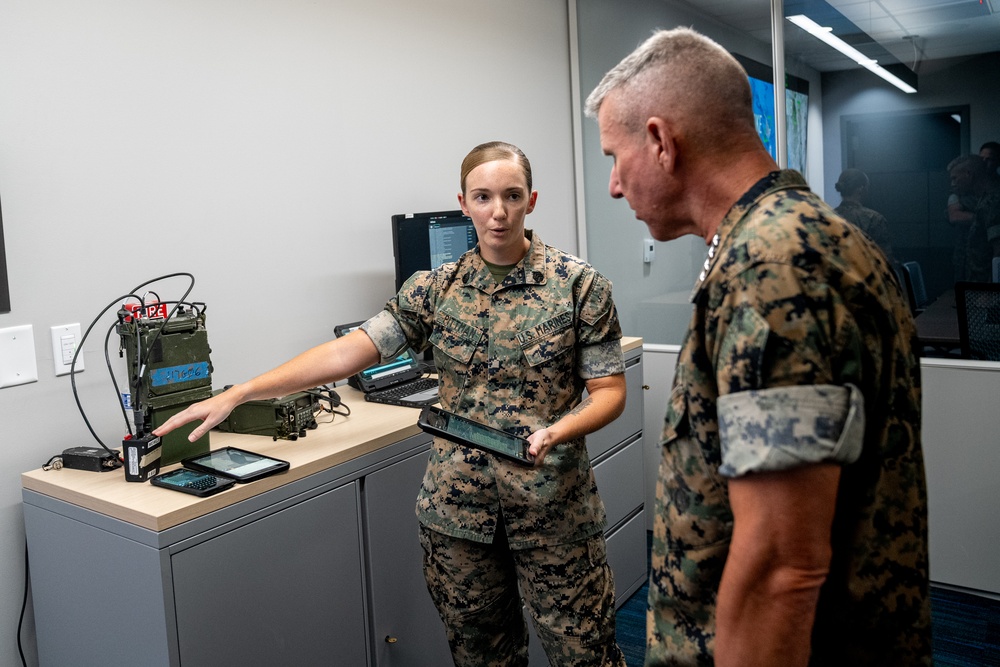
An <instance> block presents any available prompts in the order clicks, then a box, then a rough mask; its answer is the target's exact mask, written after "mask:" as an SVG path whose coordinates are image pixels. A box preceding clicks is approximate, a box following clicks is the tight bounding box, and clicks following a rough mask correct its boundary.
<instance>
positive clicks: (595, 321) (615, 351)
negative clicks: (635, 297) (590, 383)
mask: <svg viewBox="0 0 1000 667" xmlns="http://www.w3.org/2000/svg"><path fill="white" fill-rule="evenodd" d="M579 335H580V338H579V342H580V345H581V349H580V357H579V368H578V373H579V375H580V377H582V378H583V379H585V380H590V379H593V378H599V377H607V376H609V375H618V374H619V373H624V372H625V362H624V360H623V356H622V348H621V337H622V328H621V323H620V322H619V321H618V311H617V309H616V308H615V302H614V300H613V299H612V298H611V281H610V280H608V279H607V278H605V277H604V276H602V275H601V274H599V273H597V272H596V271H595V272H593V274H592V276H591V281H590V284H589V288H588V289H587V290H586V292H585V294H584V297H583V299H582V302H581V305H580V334H579Z"/></svg>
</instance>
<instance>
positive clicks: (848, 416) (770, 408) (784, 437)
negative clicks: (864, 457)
mask: <svg viewBox="0 0 1000 667" xmlns="http://www.w3.org/2000/svg"><path fill="white" fill-rule="evenodd" d="M718 409H719V440H720V442H721V445H722V466H721V467H720V468H719V473H720V474H721V475H723V476H725V477H740V476H742V475H746V474H747V473H753V472H774V471H779V470H788V469H790V468H795V467H798V466H802V465H807V464H811V463H841V464H848V463H853V462H854V461H856V460H857V458H858V456H860V455H861V448H862V445H863V443H864V434H865V409H864V397H863V396H862V394H861V391H860V390H859V389H858V388H857V387H855V386H854V385H847V386H845V387H838V386H833V385H815V386H797V387H775V388H772V389H762V390H753V391H741V392H737V393H734V394H728V395H726V396H721V397H719V402H718Z"/></svg>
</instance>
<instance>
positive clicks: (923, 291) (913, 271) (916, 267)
mask: <svg viewBox="0 0 1000 667" xmlns="http://www.w3.org/2000/svg"><path fill="white" fill-rule="evenodd" d="M903 278H905V279H906V296H907V298H908V299H909V300H910V310H911V311H912V312H913V314H914V315H918V314H920V313H922V312H923V310H924V306H926V305H927V288H926V287H924V273H923V271H921V270H920V264H919V263H917V262H903Z"/></svg>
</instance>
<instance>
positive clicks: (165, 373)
mask: <svg viewBox="0 0 1000 667" xmlns="http://www.w3.org/2000/svg"><path fill="white" fill-rule="evenodd" d="M208 376H209V373H208V362H207V361H199V362H198V363H195V364H187V365H184V366H170V367H168V368H157V369H154V370H153V371H151V372H150V374H149V379H150V381H151V383H152V385H153V386H154V387H165V386H167V385H171V384H177V383H179V382H191V381H192V380H204V379H207V378H208Z"/></svg>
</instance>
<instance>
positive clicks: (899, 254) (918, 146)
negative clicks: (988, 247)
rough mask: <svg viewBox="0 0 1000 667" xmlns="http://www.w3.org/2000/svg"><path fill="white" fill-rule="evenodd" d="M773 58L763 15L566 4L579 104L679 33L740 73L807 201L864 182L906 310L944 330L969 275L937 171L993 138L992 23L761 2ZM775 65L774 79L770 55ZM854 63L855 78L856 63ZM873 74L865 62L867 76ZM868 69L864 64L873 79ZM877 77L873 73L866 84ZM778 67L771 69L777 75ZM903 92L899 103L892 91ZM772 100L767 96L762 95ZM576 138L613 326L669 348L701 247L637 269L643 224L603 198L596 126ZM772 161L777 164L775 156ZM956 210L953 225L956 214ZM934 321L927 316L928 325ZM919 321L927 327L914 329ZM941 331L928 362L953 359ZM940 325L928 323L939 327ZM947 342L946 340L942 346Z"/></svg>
mask: <svg viewBox="0 0 1000 667" xmlns="http://www.w3.org/2000/svg"><path fill="white" fill-rule="evenodd" d="M773 5H774V6H775V7H779V8H780V10H781V11H780V13H781V14H783V16H780V17H776V18H777V19H778V20H777V21H776V22H775V23H777V26H776V28H777V32H778V33H779V34H780V35H781V44H780V46H781V48H779V49H773V48H772V43H771V35H772V3H771V2H769V1H768V0H741V1H731V2H713V3H701V4H699V5H698V6H697V8H693V7H692V5H690V4H688V3H681V2H671V1H670V0H634V1H633V2H630V3H629V10H628V11H623V10H622V6H621V4H620V3H618V2H614V1H612V0H577V2H576V3H575V7H576V18H577V34H578V62H579V84H580V85H579V94H580V98H581V99H580V104H581V105H582V102H583V99H585V98H586V96H587V95H588V94H589V92H590V91H591V90H592V89H593V87H594V86H595V85H596V84H597V82H598V81H599V80H600V78H601V76H603V74H604V72H606V71H607V70H608V69H609V68H610V67H612V66H614V65H615V64H616V63H617V62H618V61H619V60H620V59H621V58H622V57H624V56H625V55H626V54H628V53H629V52H630V51H631V50H632V49H634V48H635V46H637V45H638V44H639V43H640V42H641V41H643V40H644V39H645V38H646V37H648V36H649V34H650V33H651V32H652V30H654V29H656V28H660V27H664V28H671V27H674V26H678V25H686V26H691V27H693V28H695V29H696V30H699V31H701V32H703V33H705V34H707V35H709V36H710V37H712V38H713V39H715V40H717V41H718V42H720V43H721V44H722V45H723V46H725V47H726V48H727V49H729V50H730V51H731V52H732V53H734V54H735V55H736V56H737V57H738V58H739V59H740V60H741V62H743V63H744V65H745V67H746V68H747V70H748V74H749V76H750V77H751V82H752V84H753V85H754V91H755V100H757V101H758V104H757V105H756V108H757V112H758V125H759V128H760V130H761V136H762V140H764V141H765V143H766V144H768V145H769V146H772V147H773V148H774V151H776V150H777V145H778V140H779V138H778V137H777V136H776V135H775V133H776V132H777V131H778V130H779V129H781V130H783V131H784V132H785V135H784V136H783V137H782V139H783V140H784V142H783V143H784V146H785V148H786V151H787V153H786V164H788V166H791V167H793V168H796V169H800V170H801V171H802V172H803V173H804V175H805V176H806V178H807V180H808V181H809V183H810V185H811V186H812V188H813V190H814V191H816V192H817V193H818V194H819V195H820V196H821V197H823V198H824V199H825V200H826V201H827V202H828V203H830V204H831V205H833V206H837V205H839V204H840V203H841V194H840V193H839V192H838V191H837V188H836V184H837V181H838V178H839V177H840V175H841V173H842V172H843V171H844V170H845V169H848V168H854V169H860V170H861V171H863V172H864V173H865V175H866V177H867V179H868V182H869V186H868V190H867V193H866V194H865V199H864V205H865V206H867V207H869V208H871V209H874V210H876V211H878V212H880V213H882V214H883V215H884V216H885V218H886V219H887V221H888V230H889V231H888V240H887V242H886V244H885V245H886V248H887V250H888V253H887V254H891V256H892V259H893V260H894V262H895V265H896V267H897V268H898V273H899V275H900V278H901V279H902V281H903V282H904V283H905V282H906V280H907V278H909V282H910V285H911V288H910V290H909V293H911V294H913V295H914V296H913V299H914V301H915V303H914V307H915V309H917V310H918V311H919V310H922V309H926V310H928V311H930V312H931V314H932V315H933V314H934V312H935V311H934V308H935V307H934V304H935V303H937V304H938V306H937V309H936V310H937V311H940V312H943V313H944V315H946V316H948V317H950V316H951V315H952V314H953V313H954V311H955V308H954V307H953V305H954V284H955V282H956V280H957V279H960V278H963V277H968V273H967V271H968V267H967V266H966V264H967V261H968V260H967V252H966V251H967V246H968V242H969V239H968V236H969V225H968V220H967V218H968V215H967V213H968V210H967V209H968V207H969V206H971V205H972V202H971V197H965V201H964V203H963V202H962V201H959V202H957V204H956V202H955V199H956V198H954V197H952V198H951V199H952V206H951V211H952V213H951V214H949V198H950V197H951V195H952V193H951V191H950V179H949V173H948V165H949V163H951V161H952V160H953V159H955V158H957V157H958V156H960V155H969V154H978V153H979V152H980V148H981V146H982V145H983V144H985V143H987V142H990V141H1000V86H998V85H997V83H996V72H998V71H1000V52H998V51H1000V38H998V35H1000V23H998V17H997V16H996V15H994V14H992V13H991V12H992V9H991V5H990V3H975V2H969V3H941V2H928V3H917V4H914V3H911V2H908V1H907V0H878V1H875V0H872V1H870V2H863V1H862V2H859V1H858V0H829V1H828V2H827V1H824V0H790V1H788V2H784V3H780V2H775V3H773ZM793 17H806V18H807V19H809V21H811V22H813V23H815V24H817V25H819V26H820V27H821V28H824V29H825V28H829V30H823V31H822V32H825V33H828V34H829V35H832V36H834V37H837V38H839V40H840V41H841V42H843V43H844V44H846V45H847V46H848V47H850V48H853V49H855V50H856V51H858V52H860V53H861V58H858V57H855V58H854V59H852V58H850V57H848V56H847V55H845V54H844V53H843V52H841V51H839V50H837V49H836V48H834V46H831V45H830V44H828V43H827V42H826V41H822V40H821V39H820V38H818V37H817V36H815V35H814V34H812V33H810V32H808V31H807V29H806V28H805V27H803V25H805V24H807V23H808V22H803V21H801V20H797V22H793V21H792V20H791V18H793ZM775 51H777V52H778V53H779V54H783V63H782V67H777V68H776V67H774V63H773V53H774V52H775ZM859 59H861V60H864V62H865V66H862V65H860V64H858V60H859ZM872 61H875V62H874V63H873V62H872ZM876 65H877V67H876ZM880 68H881V70H882V71H881V72H878V71H873V70H878V69H880ZM775 70H778V74H779V75H783V78H784V80H785V82H786V84H787V85H786V86H784V89H785V90H784V106H785V113H784V117H785V123H784V127H783V128H779V126H780V125H781V124H780V123H777V122H775V116H774V114H775V109H776V108H778V107H779V106H780V105H779V104H778V98H777V94H779V92H780V91H781V88H782V87H779V86H775V85H774V81H773V79H774V72H775ZM782 70H783V71H782ZM891 79H897V80H899V81H901V82H902V83H903V84H912V86H913V87H914V88H915V89H916V92H911V93H908V92H904V91H903V90H901V89H900V88H898V87H896V86H895V85H894V84H893V83H890V80H891ZM769 95H771V96H773V97H771V99H770V100H769V99H768V96H769ZM580 122H581V125H580V127H581V132H580V137H581V139H580V143H581V148H580V152H581V162H582V168H583V177H584V184H583V190H584V194H583V197H582V205H581V208H582V211H581V215H582V216H583V218H584V220H585V221H586V255H587V259H588V260H589V261H590V262H591V263H592V264H594V265H595V266H596V267H597V268H598V269H599V270H600V271H601V272H603V273H604V274H605V275H607V276H608V277H609V278H611V280H612V281H613V283H614V286H615V299H616V302H617V303H618V306H619V311H620V313H621V317H622V323H623V328H624V330H625V331H626V333H627V334H628V335H639V336H642V337H643V338H644V340H645V341H646V342H647V343H660V344H679V343H680V342H681V337H682V336H683V333H684V331H685V329H686V326H687V322H688V319H689V316H690V304H689V303H688V295H689V293H690V289H691V287H692V285H693V284H694V281H695V278H696V276H697V273H698V270H699V268H700V266H701V263H702V261H703V259H704V253H705V244H704V241H703V240H702V239H697V238H694V237H686V238H684V239H680V240H678V241H673V242H671V243H667V244H663V243H654V244H653V247H654V253H653V258H652V261H645V258H644V250H645V248H646V247H647V245H648V243H647V241H648V233H647V231H646V229H645V226H644V225H643V224H642V223H641V222H639V221H637V220H635V218H634V215H633V214H632V211H631V210H629V208H628V205H627V204H626V203H625V202H624V201H620V200H612V199H611V198H610V197H609V195H608V189H607V188H608V176H609V172H610V168H611V164H610V160H609V159H608V158H605V157H603V156H602V155H601V150H600V141H599V136H598V131H597V126H596V123H595V122H594V121H593V120H591V119H582V120H581V121H580ZM774 154H775V155H776V156H777V154H776V152H774ZM963 208H964V209H966V210H965V213H966V216H965V218H964V219H963V217H962V215H961V214H962V213H963V210H962V209H963ZM939 314H940V313H939ZM921 319H922V320H923V322H924V324H926V322H927V319H928V318H926V317H923V316H921V318H920V319H918V324H921V321H920V320H921ZM953 320H954V318H952V319H951V320H949V321H947V322H944V324H945V325H947V327H946V328H947V329H948V331H950V332H952V333H950V334H949V333H948V332H947V331H946V332H944V334H940V335H937V336H936V337H935V341H936V342H934V344H933V345H929V346H928V347H927V349H926V352H927V353H928V354H946V355H950V354H954V353H956V351H957V343H956V345H955V346H952V345H951V342H950V341H952V339H951V338H949V337H948V336H950V335H952V334H953V335H954V336H957V321H953ZM939 324H940V322H939ZM945 334H948V335H945Z"/></svg>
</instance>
